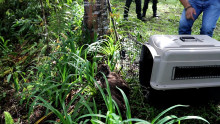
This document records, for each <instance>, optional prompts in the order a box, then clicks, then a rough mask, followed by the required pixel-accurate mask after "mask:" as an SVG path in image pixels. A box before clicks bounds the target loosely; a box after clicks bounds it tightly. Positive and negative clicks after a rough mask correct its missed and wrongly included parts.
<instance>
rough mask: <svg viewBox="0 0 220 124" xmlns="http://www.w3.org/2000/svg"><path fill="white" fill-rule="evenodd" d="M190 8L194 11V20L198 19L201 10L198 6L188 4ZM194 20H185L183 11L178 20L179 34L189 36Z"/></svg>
mask: <svg viewBox="0 0 220 124" xmlns="http://www.w3.org/2000/svg"><path fill="white" fill-rule="evenodd" d="M190 4H191V6H192V7H193V8H194V9H195V10H196V15H194V19H195V20H196V19H197V18H198V16H199V15H200V14H201V8H200V6H197V5H196V4H194V3H192V2H191V3H190ZM195 20H192V19H187V18H186V11H185V9H184V10H183V12H182V15H181V18H180V22H179V34H180V35H182V34H191V31H192V29H191V28H192V25H193V23H194V21H195Z"/></svg>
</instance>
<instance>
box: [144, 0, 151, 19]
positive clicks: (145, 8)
mask: <svg viewBox="0 0 220 124" xmlns="http://www.w3.org/2000/svg"><path fill="white" fill-rule="evenodd" d="M149 1H150V0H144V7H143V14H142V17H145V16H146V11H147V9H148V4H149Z"/></svg>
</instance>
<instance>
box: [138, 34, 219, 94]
mask: <svg viewBox="0 0 220 124" xmlns="http://www.w3.org/2000/svg"><path fill="white" fill-rule="evenodd" d="M139 78H140V83H141V84H142V85H143V86H151V87H152V88H153V89H157V90H170V89H184V88H202V87H219V86H220V42H219V41H217V40H215V39H212V38H211V37H209V36H206V35H154V36H151V37H150V39H149V41H148V43H145V44H144V45H143V46H142V51H141V57H140V65H139Z"/></svg>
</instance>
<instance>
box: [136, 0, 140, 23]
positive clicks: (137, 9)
mask: <svg viewBox="0 0 220 124" xmlns="http://www.w3.org/2000/svg"><path fill="white" fill-rule="evenodd" d="M135 3H136V13H137V18H138V19H140V20H142V16H141V0H135Z"/></svg>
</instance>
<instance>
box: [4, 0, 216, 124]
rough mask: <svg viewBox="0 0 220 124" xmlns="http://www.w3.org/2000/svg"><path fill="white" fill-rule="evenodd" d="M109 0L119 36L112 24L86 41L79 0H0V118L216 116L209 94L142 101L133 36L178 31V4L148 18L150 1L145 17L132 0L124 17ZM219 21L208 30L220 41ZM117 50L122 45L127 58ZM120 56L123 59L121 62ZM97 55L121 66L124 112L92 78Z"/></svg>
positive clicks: (169, 2)
mask: <svg viewBox="0 0 220 124" xmlns="http://www.w3.org/2000/svg"><path fill="white" fill-rule="evenodd" d="M111 4H112V10H113V14H111V17H113V18H114V20H115V21H116V28H117V33H118V35H119V40H118V41H117V40H116V39H115V35H114V33H113V31H112V30H113V28H112V27H110V32H112V34H110V35H109V36H105V38H104V39H97V40H96V42H93V43H88V42H87V41H84V40H83V38H82V17H83V13H84V10H83V1H81V0H78V1H73V0H55V1H50V0H45V1H44V0H0V18H1V21H0V115H1V116H0V123H4V122H5V120H7V123H13V122H16V123H35V122H37V123H40V122H45V121H49V122H52V123H64V124H69V123H133V122H142V123H165V122H168V121H169V122H170V123H175V122H178V123H180V122H181V123H182V122H183V123H184V122H186V123H187V122H188V123H206V122H205V121H206V120H204V119H203V118H205V119H207V120H208V121H209V122H210V123H219V122H220V107H219V103H218V102H217V103H216V102H215V101H213V100H212V99H205V100H204V101H201V102H204V104H203V103H202V104H200V103H198V104H196V105H194V106H190V107H187V106H184V105H176V106H173V105H175V104H179V103H180V104H182V102H179V101H178V102H179V103H176V102H172V101H175V100H176V99H175V100H173V99H169V98H167V99H166V98H161V97H158V98H156V99H161V101H160V102H161V104H162V105H164V104H165V103H166V101H167V100H168V101H170V103H171V104H169V105H164V106H163V107H161V104H160V105H159V106H160V107H158V106H155V105H152V104H150V103H148V102H147V101H145V99H144V94H142V92H141V86H140V85H139V81H138V73H137V72H138V68H137V61H138V59H139V52H140V45H139V44H138V43H139V42H140V43H143V42H146V41H147V40H148V38H149V37H150V36H151V35H154V34H170V35H176V34H178V22H179V18H180V15H181V11H182V9H183V8H182V6H181V4H180V3H179V2H178V1H175V0H166V1H159V4H158V13H159V14H160V17H159V18H151V15H152V10H151V7H149V10H148V12H147V19H146V21H140V20H137V19H136V18H135V17H136V15H135V4H134V3H133V4H132V6H131V9H130V12H129V19H128V21H125V20H123V18H122V17H123V6H124V4H125V3H124V1H119V0H113V1H111ZM150 5H151V4H150ZM199 20H201V17H200V18H199ZM200 24H201V21H196V23H195V25H194V27H193V34H199V27H200ZM111 26H112V25H111ZM219 26H220V23H219V21H218V24H217V27H216V29H215V32H214V34H213V38H214V39H216V40H219V41H220V35H219V33H220V28H219ZM137 42H138V43H137ZM121 51H126V59H123V57H121V54H120V52H121ZM123 62H124V63H126V65H127V66H123V68H122V65H125V64H124V63H123ZM102 63H105V64H108V65H109V67H110V69H111V71H115V72H119V71H120V69H121V68H122V70H121V71H120V74H121V75H122V77H123V78H124V79H125V80H126V82H127V83H128V84H129V85H130V89H131V95H130V97H129V98H127V96H126V95H125V94H124V92H123V91H122V90H121V89H119V90H120V92H121V93H122V95H123V98H124V101H125V106H126V111H125V112H122V111H120V109H119V108H118V106H117V104H116V103H115V101H114V100H112V96H111V92H110V89H109V88H107V89H106V90H105V89H102V88H101V87H100V86H99V85H98V84H97V81H96V74H97V67H98V65H99V64H102ZM106 83H107V86H108V82H107V81H106ZM179 97H180V99H183V101H184V100H187V98H185V97H182V96H179ZM183 103H187V102H183ZM170 106H172V107H170ZM169 107H170V108H169ZM176 107H187V108H176ZM166 108H168V109H166ZM172 109H175V110H176V111H173V110H172ZM163 110H165V111H163ZM169 110H170V112H169V113H167V112H168V111H169ZM162 111H163V112H162ZM160 112H162V113H161V114H159V113H160ZM171 112H172V113H171ZM164 114H165V115H164ZM157 115H158V116H157ZM193 115H198V116H200V117H197V116H193ZM181 116H183V118H181ZM12 119H13V120H12ZM184 119H200V120H193V121H182V120H184Z"/></svg>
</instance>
